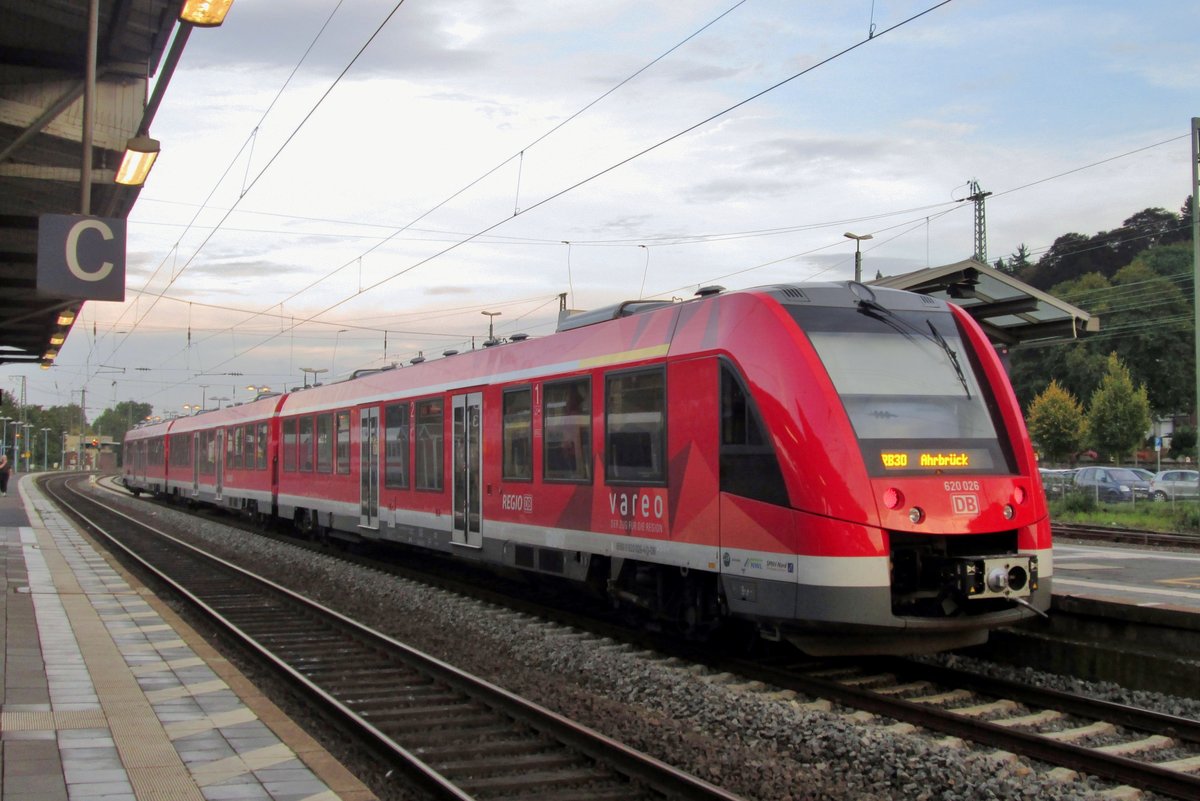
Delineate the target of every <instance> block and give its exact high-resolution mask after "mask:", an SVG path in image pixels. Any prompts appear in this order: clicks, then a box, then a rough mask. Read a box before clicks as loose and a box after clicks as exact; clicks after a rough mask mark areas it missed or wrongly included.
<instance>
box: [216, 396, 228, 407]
mask: <svg viewBox="0 0 1200 801" xmlns="http://www.w3.org/2000/svg"><path fill="white" fill-rule="evenodd" d="M213 400H214V401H216V402H217V408H218V409H220V408H221V403H222V402H223V401H227V400H229V398H227V397H225V396H224V395H222V396H221V397H219V398H213Z"/></svg>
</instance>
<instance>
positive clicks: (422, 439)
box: [414, 398, 445, 490]
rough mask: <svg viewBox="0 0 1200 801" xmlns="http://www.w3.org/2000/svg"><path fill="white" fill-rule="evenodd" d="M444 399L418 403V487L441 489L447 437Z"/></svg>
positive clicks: (416, 465) (416, 466)
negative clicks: (445, 439)
mask: <svg viewBox="0 0 1200 801" xmlns="http://www.w3.org/2000/svg"><path fill="white" fill-rule="evenodd" d="M442 406H443V403H442V399H441V398H437V399H436V400H427V401H421V402H420V403H418V404H417V416H416V423H417V459H416V463H415V465H414V467H415V468H416V473H417V489H423V490H440V489H441V488H442V472H443V463H444V461H445V458H444V456H443V453H444V449H443V447H442V443H443V441H444V438H445V429H444V426H443V416H444V415H443V411H442Z"/></svg>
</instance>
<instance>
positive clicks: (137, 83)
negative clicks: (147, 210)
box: [0, 0, 186, 364]
mask: <svg viewBox="0 0 1200 801" xmlns="http://www.w3.org/2000/svg"><path fill="white" fill-rule="evenodd" d="M97 5H98V10H99V16H98V37H97V48H96V93H95V103H94V108H95V124H94V126H93V129H92V154H93V155H92V169H91V181H90V203H89V205H90V209H88V211H89V212H90V214H92V215H99V216H103V217H109V218H121V219H124V218H125V217H127V216H128V214H129V211H130V209H131V208H132V207H133V203H134V201H135V200H136V199H137V195H138V188H137V187H128V186H120V185H118V184H115V183H114V182H113V178H114V175H115V171H116V168H117V167H118V165H119V164H120V163H121V158H122V156H123V155H124V153H125V148H126V145H127V143H128V140H129V139H130V138H132V137H133V136H134V135H135V133H137V132H138V130H139V128H142V127H143V125H148V121H147V119H146V118H145V116H144V115H145V109H146V97H147V91H146V90H147V86H148V83H149V80H150V78H151V77H153V75H154V74H155V72H156V69H157V67H158V64H159V61H160V59H161V58H162V55H163V51H164V50H165V48H166V44H167V41H168V39H170V36H171V31H172V29H173V28H174V27H175V25H176V18H177V15H178V13H179V9H180V6H181V2H180V0H98V3H97ZM88 6H89V3H88V0H0V364H4V363H35V364H36V363H39V362H49V361H51V360H52V359H53V356H54V354H56V353H57V347H58V344H61V342H62V341H63V340H64V339H65V338H66V335H67V333H68V332H69V331H70V329H71V326H72V325H73V321H74V318H75V316H76V315H77V314H78V311H79V308H80V307H81V306H82V304H83V301H82V300H78V299H73V298H68V297H56V296H54V295H53V294H46V293H44V292H42V293H39V292H38V291H37V262H38V253H37V250H38V220H39V218H40V217H41V215H43V214H79V213H80V212H81V211H82V210H83V209H82V206H83V202H82V199H83V197H84V195H83V191H84V190H83V181H82V180H81V176H82V169H83V145H82V142H83V124H82V120H83V95H84V83H85V75H86V71H87V70H86V66H87V61H88V58H87V52H88V47H87V31H88ZM185 41H186V39H185ZM180 47H182V44H180ZM164 75H166V71H164ZM164 88H165V87H164ZM156 94H157V88H156Z"/></svg>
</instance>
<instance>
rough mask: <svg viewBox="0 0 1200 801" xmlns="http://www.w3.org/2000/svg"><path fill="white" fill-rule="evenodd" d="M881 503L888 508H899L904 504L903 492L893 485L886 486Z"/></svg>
mask: <svg viewBox="0 0 1200 801" xmlns="http://www.w3.org/2000/svg"><path fill="white" fill-rule="evenodd" d="M883 505H884V506H886V507H887V508H889V509H899V508H900V507H901V506H903V505H904V493H903V492H901V491H900V490H898V489H896V488H895V487H888V488H887V490H886V491H884V493H883Z"/></svg>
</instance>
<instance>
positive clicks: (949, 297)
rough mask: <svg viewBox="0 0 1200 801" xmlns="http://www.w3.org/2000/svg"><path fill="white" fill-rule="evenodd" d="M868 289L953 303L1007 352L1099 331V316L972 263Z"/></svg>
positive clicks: (907, 275)
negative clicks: (903, 291) (904, 292)
mask: <svg viewBox="0 0 1200 801" xmlns="http://www.w3.org/2000/svg"><path fill="white" fill-rule="evenodd" d="M869 283H870V284H871V285H872V286H883V287H889V288H891V289H907V290H909V291H911V292H919V293H921V294H923V295H931V296H933V297H936V298H940V299H942V300H945V301H948V302H950V303H955V304H957V305H959V306H961V307H962V308H963V309H964V310H966V311H967V312H968V313H969V314H970V315H971V316H972V317H973V318H974V319H975V321H976V322H977V323H979V325H980V326H981V327H982V328H983V330H984V331H985V332H986V333H987V335H988V337H989V338H990V339H991V340H992V343H993V344H996V345H1006V346H1009V347H1011V346H1013V345H1020V344H1022V343H1025V342H1046V341H1053V340H1060V339H1063V340H1065V339H1074V338H1076V337H1079V336H1081V335H1082V334H1084V333H1091V332H1095V331H1099V330H1100V318H1099V317H1098V316H1095V315H1092V314H1088V313H1087V312H1085V311H1084V310H1083V309H1080V308H1077V307H1075V306H1072V305H1071V304H1070V303H1067V302H1066V301H1063V300H1059V299H1058V298H1056V297H1054V296H1052V295H1050V294H1048V293H1046V292H1043V291H1041V290H1040V289H1037V288H1035V287H1032V286H1030V285H1029V284H1026V283H1025V282H1023V281H1019V280H1018V279H1017V278H1015V277H1013V276H1011V275H1009V274H1008V273H1005V272H1003V271H1001V270H997V269H995V268H994V267H989V266H987V265H986V264H984V263H983V262H981V261H977V260H975V259H966V260H964V261H960V262H956V263H954V264H947V265H945V266H943V267H930V268H928V269H924V270H917V271H916V272H911V273H905V274H903V275H894V276H888V277H886V278H878V279H876V280H874V281H870V282H869Z"/></svg>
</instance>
